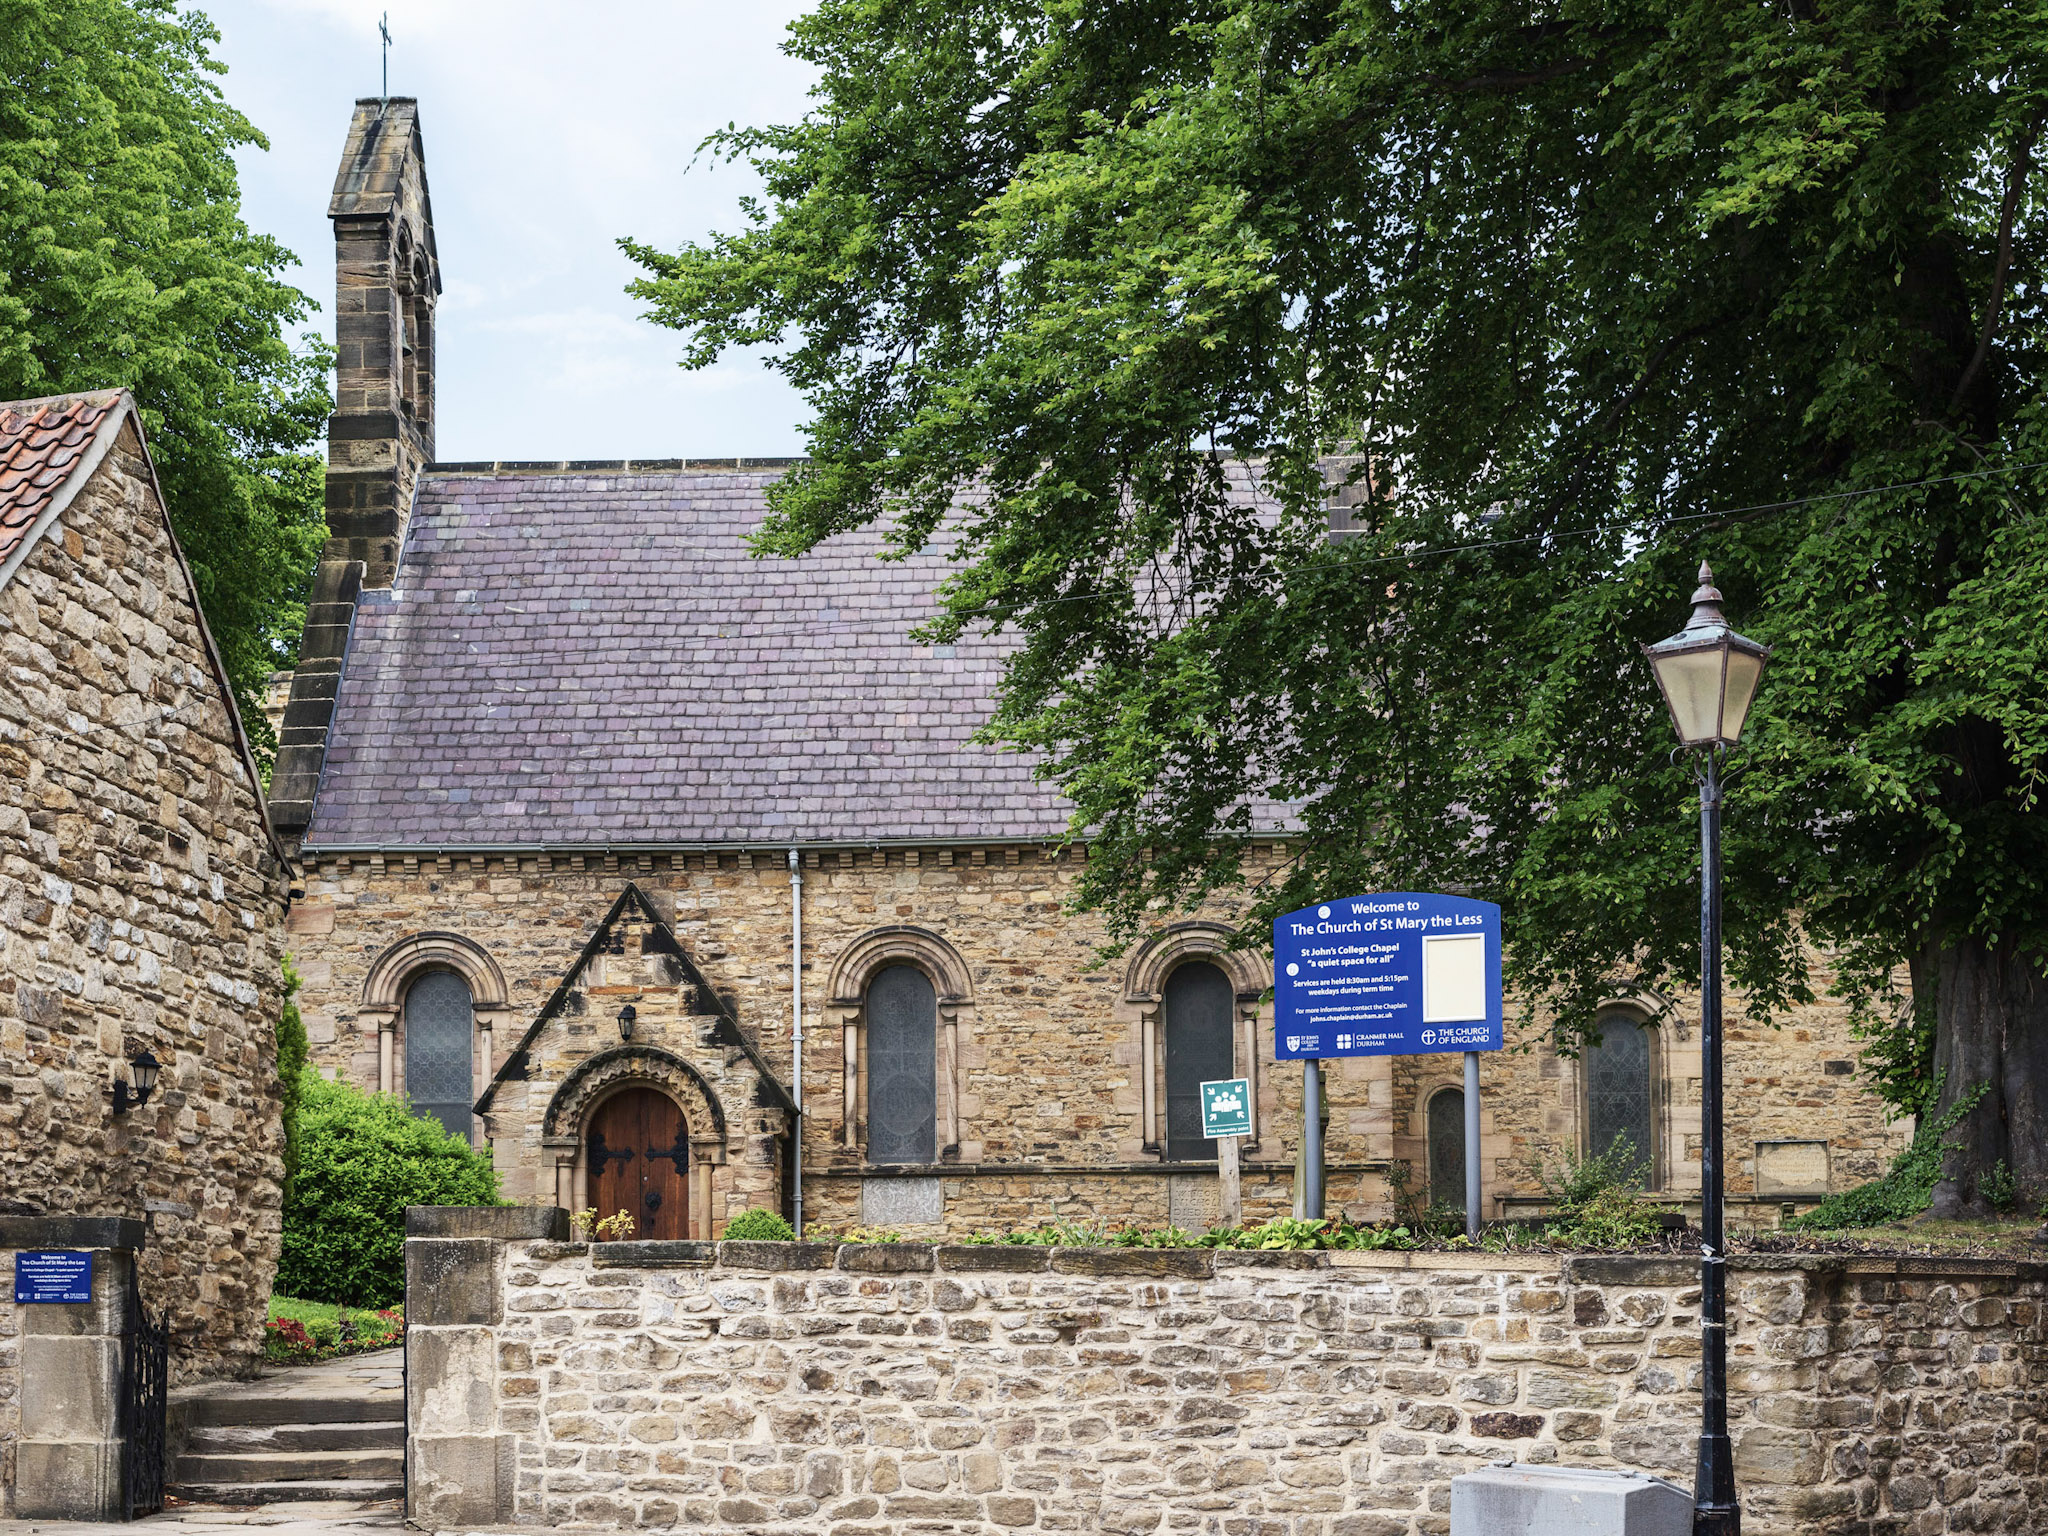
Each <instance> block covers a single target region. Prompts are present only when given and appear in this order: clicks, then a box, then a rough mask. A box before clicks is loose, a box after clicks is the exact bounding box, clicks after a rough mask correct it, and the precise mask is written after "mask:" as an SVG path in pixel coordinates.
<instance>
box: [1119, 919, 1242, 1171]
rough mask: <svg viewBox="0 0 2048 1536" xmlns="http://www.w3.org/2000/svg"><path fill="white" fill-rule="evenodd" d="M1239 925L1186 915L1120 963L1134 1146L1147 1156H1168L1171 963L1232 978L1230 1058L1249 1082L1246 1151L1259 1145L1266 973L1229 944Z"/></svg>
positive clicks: (1174, 965) (1235, 936)
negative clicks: (1131, 1046)
mask: <svg viewBox="0 0 2048 1536" xmlns="http://www.w3.org/2000/svg"><path fill="white" fill-rule="evenodd" d="M1236 938H1237V930H1236V929H1235V928H1232V927H1231V926H1230V925H1229V924H1228V923H1218V922H1213V921H1210V920H1208V919H1205V918H1190V919H1188V920H1187V921H1185V922H1179V923H1173V924H1170V925H1169V926H1167V927H1165V928H1163V929H1161V930H1160V931H1159V932H1158V933H1155V934H1154V935H1153V936H1152V937H1151V938H1149V939H1147V940H1146V941H1145V942H1144V944H1142V945H1141V946H1139V948H1138V951H1137V953H1135V954H1134V955H1132V956H1131V960H1130V964H1129V965H1127V966H1126V967H1125V968H1124V988H1123V1004H1124V1007H1125V1009H1126V1010H1127V1011H1128V1012H1129V1013H1130V1014H1132V1015H1134V1016H1135V1023H1136V1027H1137V1032H1138V1041H1137V1052H1136V1054H1137V1059H1138V1100H1139V1102H1138V1120H1139V1127H1140V1143H1141V1145H1142V1147H1143V1149H1144V1151H1145V1152H1146V1153H1148V1154H1151V1155H1154V1156H1159V1157H1163V1156H1165V1155H1166V1135H1165V1132H1164V1129H1163V1128H1162V1124H1161V1121H1162V1118H1163V1115H1162V1109H1161V1105H1162V1104H1163V1102H1164V1089H1163V1086H1162V1079H1163V1077H1164V1074H1165V1071H1166V1033H1165V1031H1166V1021H1165V1017H1164V1015H1163V1013H1162V1011H1161V1006H1162V1003H1163V1000H1164V997H1165V992H1166V978H1167V977H1168V976H1170V975H1172V974H1173V971H1174V968H1175V967H1176V966H1179V965H1182V964H1185V963H1186V962H1188V961H1190V960H1201V961H1205V962H1206V963H1208V964H1210V965H1213V966H1215V967H1216V968H1217V969H1218V970H1220V971H1222V972H1223V974H1224V975H1225V976H1228V977H1229V978H1230V989H1231V991H1232V992H1233V993H1234V994H1235V996H1236V999H1237V1028H1236V1030H1235V1031H1234V1032H1233V1034H1234V1037H1235V1038H1234V1041H1233V1045H1234V1055H1235V1056H1236V1059H1237V1069H1238V1073H1239V1075H1241V1076H1243V1077H1246V1078H1248V1079H1250V1081H1251V1090H1252V1092H1251V1102H1252V1133H1251V1135H1250V1136H1248V1137H1246V1138H1245V1142H1244V1149H1245V1150H1246V1151H1248V1152H1249V1151H1253V1150H1256V1149H1257V1147H1258V1145H1259V1075H1260V1074H1259V1014H1260V1011H1261V1007H1262V1004H1263V1001H1264V998H1265V995H1266V992H1267V989H1268V988H1269V987H1270V986H1271V985H1272V977H1271V975H1270V973H1269V972H1268V970H1267V968H1266V967H1264V966H1262V965H1260V964H1259V963H1258V961H1257V960H1256V958H1255V957H1254V956H1253V955H1252V954H1251V953H1250V952H1248V951H1246V950H1243V949H1234V948H1232V947H1231V945H1232V943H1233V942H1234V941H1235V939H1236Z"/></svg>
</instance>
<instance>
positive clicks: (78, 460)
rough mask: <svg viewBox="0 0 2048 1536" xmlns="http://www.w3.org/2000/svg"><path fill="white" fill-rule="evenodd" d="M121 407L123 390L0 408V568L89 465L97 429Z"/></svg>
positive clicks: (97, 435) (13, 404)
mask: <svg viewBox="0 0 2048 1536" xmlns="http://www.w3.org/2000/svg"><path fill="white" fill-rule="evenodd" d="M120 404H121V391H120V390H118V389H105V390H98V391H95V392H93V393H91V394H84V395H53V396H50V397H48V398H45V399H41V400H17V401H13V402H10V403H8V404H5V405H0V568H4V567H5V566H6V565H7V564H8V561H9V559H10V557H11V556H12V555H13V554H14V552H15V551H16V550H17V549H19V548H20V547H21V546H22V545H23V543H25V542H26V541H27V539H28V538H29V535H30V533H31V532H32V531H33V530H34V529H35V527H36V524H37V522H38V521H39V520H40V519H41V518H42V517H43V515H44V514H45V513H47V512H49V511H50V509H51V508H52V507H53V506H54V505H55V504H56V503H57V501H58V499H59V498H60V497H62V496H63V495H64V492H65V487H66V485H67V484H68V483H69V481H70V480H71V477H72V476H73V475H75V474H77V473H78V472H79V471H80V469H81V468H86V467H89V466H88V465H87V462H86V461H87V460H88V459H91V458H93V457H95V456H94V454H93V447H94V444H95V443H96V442H97V440H98V438H99V434H100V428H101V427H102V426H103V425H111V423H109V422H108V421H107V418H108V417H109V415H111V414H112V413H113V412H114V411H115V409H116V408H117V407H118V406H119V405H120Z"/></svg>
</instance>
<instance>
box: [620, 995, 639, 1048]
mask: <svg viewBox="0 0 2048 1536" xmlns="http://www.w3.org/2000/svg"><path fill="white" fill-rule="evenodd" d="M639 1017H640V1014H639V1011H638V1010H637V1009H636V1008H634V1006H633V1005H632V1004H631V1003H628V1004H626V1006H625V1007H623V1008H621V1009H620V1010H619V1038H620V1039H621V1040H630V1039H632V1038H633V1021H634V1020H635V1019H637V1018H639Z"/></svg>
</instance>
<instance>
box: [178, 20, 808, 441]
mask: <svg viewBox="0 0 2048 1536" xmlns="http://www.w3.org/2000/svg"><path fill="white" fill-rule="evenodd" d="M195 8H196V9H199V10H202V11H204V12H205V13H206V14H207V15H208V16H209V17H211V18H212V20H213V22H214V24H215V25H216V26H217V27H219V28H220V31H221V40H220V42H219V44H218V45H217V46H216V48H215V52H216V54H217V56H218V57H219V58H220V60H221V61H222V62H223V63H225V64H226V65H227V66H228V73H227V74H226V76H225V77H224V78H223V79H222V81H221V87H222V89H223V91H224V92H225V93H226V95H227V98H228V100H229V101H230V102H231V103H233V105H234V106H235V107H237V108H238V109H240V110H241V112H242V113H243V114H244V115H245V116H246V117H248V118H249V119H250V120H251V121H252V122H254V123H255V125H256V126H257V127H258V128H259V129H261V130H262V131H263V133H264V134H265V135H266V136H267V137H268V138H269V141H270V147H269V149H268V150H267V151H266V150H262V149H257V148H254V147H251V148H247V149H245V150H244V151H243V152H242V153H241V155H240V157H239V159H240V168H241V182H242V202H243V218H244V220H245V222H246V223H248V225H249V226H250V227H251V228H252V229H255V230H259V231H262V232H263V233H266V234H270V235H273V236H275V237H277V238H278V239H279V240H281V241H282V242H283V243H284V244H285V246H286V247H287V248H289V249H290V250H291V251H292V252H293V253H294V254H296V255H297V256H298V258H299V261H300V265H299V267H297V268H296V269H295V270H294V271H293V272H292V273H291V274H290V277H291V280H292V281H293V282H294V283H295V284H296V285H297V286H298V287H299V288H301V289H302V290H303V291H305V292H306V293H307V294H309V295H310V296H312V297H313V298H314V299H315V300H316V301H317V302H318V303H319V304H320V306H321V313H320V314H319V315H318V316H317V317H316V319H315V321H314V325H313V328H316V329H318V330H320V331H321V332H322V333H323V334H325V335H327V336H328V337H329V338H330V339H331V338H332V336H333V320H332V314H331V311H332V309H333V302H334V238H333V233H332V231H331V229H330V227H329V225H328V222H327V198H328V193H329V192H330V191H331V190H332V188H333V185H334V172H335V167H336V165H337V163H338V162H339V160H340V158H341V147H342V140H343V138H344V137H345V135H346V133H347V130H348V123H349V116H350V113H351V111H352V110H353V104H354V101H355V99H356V97H358V96H374V95H376V94H378V91H379V89H380V87H379V80H378V51H379V44H378V37H377V20H378V17H379V15H380V14H381V13H383V12H385V11H387V10H388V12H389V15H390V27H391V36H392V46H391V54H390V61H391V94H392V95H394V96H414V97H417V98H418V99H419V112H420V125H421V130H422V133H423V136H424V143H425V147H426V159H427V181H428V187H429V191H430V193H431V196H432V198H433V205H434V230H435V237H436V242H437V245H438V248H439V250H440V255H441V277H442V282H443V285H444V292H443V293H442V295H441V304H440V310H439V314H438V325H437V334H436V337H435V341H436V354H437V355H436V362H437V365H438V374H439V376H438V378H437V380H436V383H435V397H436V400H435V403H436V409H437V414H438V418H439V421H438V427H437V430H436V434H435V436H436V441H435V444H434V455H435V457H436V458H437V459H443V460H455V459H621V458H643V459H652V458H716V457H724V456H728V455H734V456H747V457H754V456H762V457H773V456H781V455H787V454H796V453H801V452H803V448H804V444H803V438H802V435H801V430H800V428H801V425H802V423H803V422H804V421H805V420H806V419H807V417H808V410H807V408H806V406H805V404H804V402H803V400H802V399H801V398H800V397H799V396H798V395H797V394H796V392H795V391H794V390H792V389H790V388H789V386H788V385H786V384H785V383H784V382H783V381H782V380H781V378H780V377H779V376H778V375H776V374H775V373H773V372H772V371H771V370H770V369H768V367H767V366H766V365H765V364H764V363H762V361H761V360H760V359H759V358H758V357H755V356H737V355H733V356H728V357H726V358H724V359H721V361H720V362H719V363H718V364H717V365H715V366H714V367H711V368H709V369H704V370H701V371H698V372H695V373H689V372H685V371H684V370H683V369H682V368H680V367H679V366H677V359H678V358H679V357H680V356H681V355H682V346H681V342H682V338H681V336H680V335H679V334H678V333H676V332H674V331H669V330H664V329H662V328H660V327H658V326H655V325H653V324H650V323H649V322H647V321H645V320H642V319H640V318H639V310H640V306H639V304H638V303H637V302H636V301H635V300H633V299H632V298H631V297H629V296H628V295H627V294H626V292H625V285H626V284H627V283H628V282H629V281H631V280H632V278H633V277H634V276H636V275H638V274H639V272H640V269H639V268H637V267H635V266H634V265H633V264H632V263H630V262H628V261H627V260H626V258H625V257H624V256H623V255H622V254H621V253H620V252H619V250H618V248H617V246H616V244H615V243H614V242H615V241H617V240H618V238H619V237H620V236H622V235H630V236H632V237H633V238H635V239H638V240H643V241H647V242H650V243H652V244H654V245H657V246H662V247H666V248H671V249H672V248H674V247H676V246H679V245H681V244H683V243H684V242H686V241H689V240H701V239H703V238H705V237H706V236H708V235H709V234H711V233H712V232H713V231H736V230H738V229H739V228H741V226H742V218H741V214H740V207H739V203H740V199H741V197H743V196H745V195H746V194H747V193H749V192H752V191H755V190H757V189H758V185H759V183H758V179H757V178H755V176H754V175H753V173H752V171H751V170H750V169H749V168H747V167H746V166H744V165H730V164H727V163H725V162H723V161H714V160H713V159H711V158H710V157H699V156H698V155H697V153H696V150H697V146H698V144H699V143H700V142H701V141H702V140H703V139H704V137H705V135H706V134H708V133H710V132H711V131H712V130H714V129H716V128H719V127H723V126H724V125H725V124H726V123H728V122H736V123H739V124H741V125H743V126H744V125H748V124H756V123H771V122H789V121H793V120H795V119H796V118H798V117H801V116H802V115H803V112H804V110H805V107H806V104H807V95H806V93H807V91H808V89H809V86H810V83H811V79H812V72H811V70H810V69H809V67H808V66H806V65H803V64H800V63H798V62H796V61H794V60H792V59H789V58H787V57H785V56H784V55H783V54H782V53H781V51H780V48H779V45H780V43H781V41H782V39H783V36H784V29H785V28H786V26H787V25H788V23H789V21H790V20H791V19H792V18H793V17H795V16H796V15H797V14H799V13H800V12H801V11H802V10H803V9H804V8H805V7H804V6H803V5H801V4H798V3H795V0H725V3H706V0H668V3H665V4H664V3H659V0H585V3H584V4H582V5H563V4H559V3H556V4H542V3H539V0H199V3H198V4H197V6H196V7H195ZM693 160H694V161H695V162H696V163H695V164H694V166H693V164H692V161H693Z"/></svg>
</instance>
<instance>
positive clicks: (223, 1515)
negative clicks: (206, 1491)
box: [0, 1499, 405, 1536]
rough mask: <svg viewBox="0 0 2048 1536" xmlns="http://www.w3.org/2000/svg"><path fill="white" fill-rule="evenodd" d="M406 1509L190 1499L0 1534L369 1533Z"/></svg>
mask: <svg viewBox="0 0 2048 1536" xmlns="http://www.w3.org/2000/svg"><path fill="white" fill-rule="evenodd" d="M404 1523H405V1509H404V1507H403V1506H402V1505H401V1504H400V1503H399V1502H398V1501H397V1500H396V1499H393V1500H390V1501H389V1502H387V1503H381V1504H349V1503H339V1502H322V1503H304V1504H262V1505H258V1506H256V1507H255V1508H252V1509H240V1508H235V1507H234V1506H231V1505H224V1504H188V1505H185V1506H183V1507H182V1508H177V1509H167V1510H165V1511H164V1512H163V1513H162V1514H160V1515H151V1516H150V1517H149V1518H148V1519H146V1520H137V1521H135V1522H134V1523H133V1524H131V1525H120V1524H101V1523H99V1522H96V1521H82V1520H0V1536H31V1533H33V1536H120V1533H121V1532H124V1531H128V1532H133V1531H146V1530H149V1529H150V1528H151V1527H160V1528H169V1529H175V1530H176V1531H178V1532H179V1533H180V1536H232V1533H244V1532H247V1531H249V1530H250V1529H252V1528H254V1527H259V1526H260V1527H261V1528H262V1529H263V1530H264V1531H265V1532H267V1533H271V1536H344V1533H349V1536H372V1533H377V1532H395V1531H399V1530H402V1529H403V1528H404Z"/></svg>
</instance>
